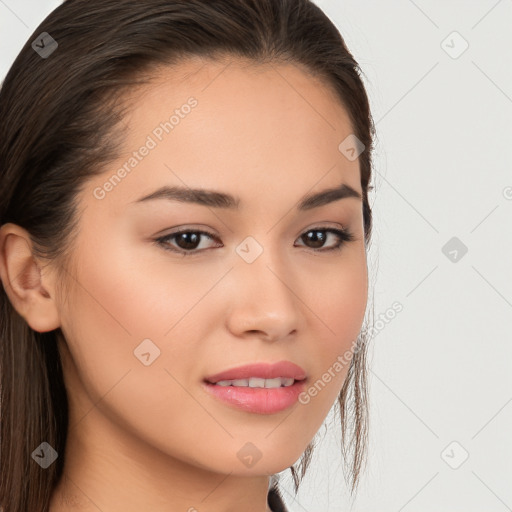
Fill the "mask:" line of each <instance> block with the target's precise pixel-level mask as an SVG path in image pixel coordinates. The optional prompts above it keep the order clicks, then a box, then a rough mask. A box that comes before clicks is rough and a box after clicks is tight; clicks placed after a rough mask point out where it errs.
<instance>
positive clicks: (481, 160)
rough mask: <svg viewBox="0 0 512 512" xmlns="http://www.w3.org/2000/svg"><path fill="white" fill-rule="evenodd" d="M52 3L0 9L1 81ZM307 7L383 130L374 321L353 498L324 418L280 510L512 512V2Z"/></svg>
mask: <svg viewBox="0 0 512 512" xmlns="http://www.w3.org/2000/svg"><path fill="white" fill-rule="evenodd" d="M59 3H60V2H58V1H48V0H38V1H34V0H31V1H28V0H0V38H1V49H2V50H1V54H0V76H1V77H2V79H3V77H4V76H5V74H6V72H7V70H8V68H9V66H10V64H11V62H12V61H13V60H14V58H15V57H16V55H17V53H18V51H19V50H20V49H21V46H22V45H23V44H24V42H25V41H26V40H27V39H28V38H29V37H30V36H31V35H32V32H33V31H34V30H35V29H36V27H37V26H38V25H39V23H41V21H42V20H43V19H44V17H46V15H47V14H48V13H49V12H50V11H51V10H53V9H54V8H55V7H57V5H59ZM316 3H317V4H318V5H319V6H320V7H321V8H322V9H323V10H324V11H325V12H326V13H327V15H328V16H329V17H330V18H331V19H332V20H333V22H334V23H335V24H336V26H337V27H338V28H339V30H340V32H341V34H342V35H343V37H344V39H345V41H346V43H347V45H348V47H349V49H350V50H351V52H352V53H353V54H354V56H355V58H356V60H358V62H359V63H360V65H361V67H362V69H363V72H364V75H365V76H364V80H365V83H366V86H367V90H368V93H369V95H370V99H371V104H372V110H373V116H374V119H375V122H376V125H377V131H378V140H377V149H376V153H375V180H374V183H373V185H374V186H375V191H374V192H373V193H372V205H373V211H374V222H375V225H374V235H373V241H372V247H371V250H370V258H369V266H370V270H371V272H370V273H371V275H372V276H374V278H372V282H371V286H372V288H373V292H371V295H370V300H371V296H372V294H373V296H374V311H375V317H374V319H375V320H378V319H379V318H380V319H381V322H380V323H379V324H378V326H379V328H378V329H377V330H376V335H375V336H374V339H373V341H372V345H371V349H370V355H371V357H370V364H371V371H370V396H371V402H370V408H371V416H370V427H371V430H370V450H369V464H368V469H367V472H366V473H365V475H364V476H363V479H362V485H361V488H360V491H359V494H358V497H357V499H356V500H355V502H354V503H353V504H351V501H350V500H349V498H348V492H347V488H346V486H345V483H344V480H343V477H342V475H341V469H340V468H341V466H340V459H341V455H340V454H339V447H340V440H339V432H338V431H339V424H338V423H337V422H335V420H333V416H332V415H329V417H328V418H327V420H326V425H327V426H328V429H327V434H326V433H325V432H326V429H324V428H321V429H320V431H319V434H318V439H319V445H318V447H317V449H316V452H315V456H314V459H313V462H312V466H311V468H310V470H309V472H308V475H307V476H306V478H305V480H304V482H303V485H302V487H301V489H300V492H299V494H298V496H297V498H296V499H294V497H293V495H292V493H291V490H292V486H291V477H290V474H289V471H285V472H283V473H281V483H282V485H284V496H285V499H286V501H287V505H288V506H289V508H290V510H291V511H292V512H306V511H307V512H326V511H328V512H341V511H347V510H354V511H357V512H363V511H364V512H402V511H404V512H413V511H415V512H427V511H428V512H433V511H435V512H443V511H450V512H456V511H461V512H476V511H478V512H483V511H485V512H502V511H505V510H512V486H511V481H512V442H511V440H510V437H511V435H510V432H511V431H512V430H511V426H512V403H511V402H512V376H511V372H510V367H511V364H510V363H511V360H512V357H511V356H512V343H511V334H510V333H511V331H512V165H511V163H512V149H511V148H512V128H511V122H512V65H511V60H512V59H511V49H512V1H511V0H500V1H496V0H485V1H483V0H482V1H462V0H460V1H431V0H429V1H426V0H424V1H420V0H417V1H412V0H388V1H386V2H377V1H373V2H371V1H369V0H364V1H363V0H350V1H342V0H317V2H316ZM466 46H467V48H466ZM446 244H448V245H446ZM466 250H467V252H465V251H466ZM397 302H398V303H400V304H401V305H402V307H403V310H402V311H401V312H399V313H398V314H396V315H394V318H392V319H390V316H392V315H391V311H390V310H391V309H392V307H391V306H392V304H393V303H397ZM507 433H508V434H507Z"/></svg>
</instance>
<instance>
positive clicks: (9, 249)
mask: <svg viewBox="0 0 512 512" xmlns="http://www.w3.org/2000/svg"><path fill="white" fill-rule="evenodd" d="M0 279H1V281H2V284H3V286H4V289H5V292H6V293H7V296H8V297H9V300H10V301H11V304H12V305H13V307H14V308H15V309H16V311H17V312H18V313H19V314H20V315H21V316H22V317H23V318H24V319H25V321H26V322H27V324H28V325H29V326H30V327H31V328H32V329H33V330H34V331H38V332H48V331H52V330H54V329H57V328H58V327H60V318H59V312H58V308H57V304H56V302H55V291H54V282H53V279H52V278H51V277H50V276H49V275H47V273H46V272H43V271H42V269H41V265H40V262H39V260H38V259H37V258H36V257H35V256H34V255H33V252H32V242H31V240H30V235H29V233H28V232H27V231H26V230H25V229H23V228H21V227H20V226H18V225H16V224H12V223H7V224H4V225H3V226H1V227H0Z"/></svg>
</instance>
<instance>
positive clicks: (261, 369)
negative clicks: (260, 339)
mask: <svg viewBox="0 0 512 512" xmlns="http://www.w3.org/2000/svg"><path fill="white" fill-rule="evenodd" d="M250 377H259V378H261V379H275V378H276V377H284V378H293V379H295V380H304V379H305V378H306V372H305V371H304V369H303V368H301V367H300V366H298V365H296V364H294V363H292V362H290V361H279V362H277V363H274V364H268V363H255V364H248V365H244V366H239V367H238V368H231V369H230V370H225V371H223V372H220V373H216V374H215V375H210V376H209V377H206V379H205V381H206V382H209V383H212V384H214V383H216V382H219V380H235V379H248V378H250Z"/></svg>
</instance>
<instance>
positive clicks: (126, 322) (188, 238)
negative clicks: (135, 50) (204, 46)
mask: <svg viewBox="0 0 512 512" xmlns="http://www.w3.org/2000/svg"><path fill="white" fill-rule="evenodd" d="M124 122H125V123H126V125H127V128H128V131H127V138H126V140H125V142H124V144H125V145H124V148H123V154H122V155H121V156H120V157H119V159H118V160H117V161H116V162H114V163H113V164H111V165H110V166H109V169H108V171H105V172H104V173H103V174H102V175H101V176H98V177H95V178H94V180H91V181H90V182H88V183H87V184H86V187H85V188H84V189H83V191H82V192H81V194H80V196H79V201H80V205H79V211H80V212H81V218H80V230H79V233H78V238H77V240H76V245H75V246H74V253H73V256H74V261H75V263H76V265H75V266H74V268H69V269H68V273H67V274H66V276H67V279H68V281H69V283H70V284H71V285H73V286H72V287H71V289H70V293H69V295H67V296H65V297H62V299H61V301H60V302H59V304H58V307H59V312H60V318H61V329H62V331H63V334H64V336H65V338H66V341H67V345H61V347H60V349H61V351H62V353H63V360H64V372H65V381H66V386H67V388H68V395H69V398H70V407H71V410H70V413H71V421H70V434H69V435H70V440H72V439H80V441H79V443H80V446H82V447H87V446H89V447H91V446H93V445H94V449H91V453H92V452H94V450H96V452H98V453H99V452H100V451H101V453H102V454H103V455H105V454H110V456H111V457H112V458H115V457H122V458H123V460H126V461H131V462H129V464H131V463H133V460H137V461H138V463H141V464H143V463H145V462H148V463H149V462H150V463H151V464H152V465H153V467H158V465H159V464H161V467H162V468H164V467H167V466H166V464H169V461H170V460H173V461H174V462H175V463H176V465H177V467H178V466H179V467H180V470H181V471H182V472H183V471H185V468H189V469H190V467H194V468H196V470H198V469H201V470H207V471H214V472H221V473H226V474H227V473H230V474H232V475H244V476H249V475H264V474H265V475H268V474H270V473H276V472H279V471H282V470H283V469H285V468H287V467H289V466H290V465H292V464H293V463H294V462H296V461H297V459H298V458H299V457H300V456H301V454H302V453H303V451H304V449H305V448H306V446H307V444H308V443H309V442H310V441H311V440H312V438H313V437H314V435H315V433H316V432H317V430H318V429H319V428H320V426H321V424H322V422H323V420H324V419H325V417H326V415H327V414H328V412H329V409H330V408H331V406H332V405H333V403H334V402H335V400H336V397H337V395H338V394H339V392H340V390H341V387H342V385H343V382H344V379H345V377H346V373H347V370H348V363H349V360H347V358H346V353H347V351H350V350H351V349H353V348H354V343H355V340H356V338H357V336H358V334H359V332H360V329H361V325H362V321H363V318H364V313H365V308H366V300H367V267H366V252H365V246H364V231H363V213H362V201H361V199H360V197H357V194H355V193H352V195H351V194H345V196H343V195H334V194H331V195H330V196H327V200H326V198H325V197H324V199H323V200H319V201H316V202H309V203H308V204H307V205H306V207H303V208H301V207H300V206H301V203H302V202H303V201H304V199H305V198H307V197H309V196H311V195H314V194H317V193H319V192H322V191H325V190H327V189H331V188H334V189H335V188H340V187H341V186H342V185H343V184H344V185H346V186H347V190H349V189H353V191H355V192H357V193H358V194H359V195H361V194H362V190H361V184H360V171H359V163H358V160H357V159H354V158H347V157H346V156H345V155H344V153H343V152H342V151H341V150H340V149H339V146H340V143H342V142H343V141H344V140H345V139H346V138H347V137H348V136H350V135H351V134H352V128H351V126H350V122H349V118H348V115H347V113H346V111H345V110H344V109H343V108H342V106H341V105H340V103H339V101H338V100H337V98H336V97H335V96H334V93H333V92H332V91H330V90H329V89H328V88H326V87H325V86H324V85H322V83H320V82H318V81H317V80H315V79H313V78H311V77H310V76H308V75H307V74H305V73H304V72H303V71H302V70H300V69H299V68H297V67H295V66H292V65H274V66H270V65H262V66H255V65H254V64H242V63H241V62H239V61H232V62H231V63H230V64H229V65H227V64H226V63H221V62H219V61H217V62H212V61H208V62H204V61H199V59H196V60H191V61H189V62H187V63H186V64H183V65H181V66H180V67H179V68H177V67H176V68H174V69H173V68H166V69H165V70H162V74H161V77H160V78H159V79H158V81H155V82H154V83H152V84H150V85H147V86H145V87H144V90H143V94H140V95H139V96H138V98H137V102H136V104H135V107H134V109H133V110H132V112H131V114H130V115H129V116H128V117H127V118H125V119H124ZM343 147H344V146H343ZM162 187H169V188H171V187H172V188H176V189H180V190H181V191H182V192H180V193H179V194H180V196H179V197H181V199H179V197H178V194H177V193H176V192H175V193H174V195H173V194H171V193H170V192H169V193H168V194H167V195H166V194H160V195H159V196H158V197H155V198H153V199H146V200H143V201H142V200H141V199H142V198H143V197H145V196H148V195H150V194H152V193H153V192H155V191H157V190H159V189H161V188H162ZM190 189H202V190H204V191H205V192H204V194H202V195H199V194H197V195H195V196H194V195H192V194H188V195H187V196H186V197H187V198H188V199H186V197H185V194H186V193H187V191H189V192H190ZM206 191H208V194H207V193H206ZM211 191H215V192H216V193H217V194H216V195H215V196H210V195H209V192H211ZM182 194H183V195H182ZM220 194H222V196H221V195H220ZM224 195H229V196H233V198H235V199H234V204H231V203H230V202H229V201H227V200H226V199H225V198H224ZM194 198H195V199H197V200H199V199H201V201H200V202H193V201H191V200H190V199H194ZM329 199H330V200H329ZM200 203H201V204H200ZM307 206H309V207H307ZM183 229H186V230H187V231H189V233H188V235H187V234H185V235H181V236H180V235H176V236H174V237H172V236H171V235H172V234H173V233H175V232H176V231H177V230H183ZM329 229H338V230H340V229H346V230H347V231H349V232H350V233H351V234H352V235H353V239H352V240H350V241H344V239H343V238H342V237H340V236H339V235H337V234H336V232H332V231H328V230H329ZM324 230H325V231H324ZM201 232H206V233H208V234H202V233H201ZM165 236H166V237H167V238H166V239H165V240H164V241H161V242H160V243H157V242H156V239H158V238H163V237H165ZM340 242H341V246H340V247H339V249H336V246H339V245H340ZM332 248H334V249H333V250H328V249H332ZM179 251H181V252H179ZM187 251H188V252H187ZM185 252H187V254H186V255H185ZM68 350H69V352H67V351H68ZM342 358H343V362H342V363H340V361H341V360H342ZM281 361H289V362H291V363H293V364H295V365H298V366H300V367H301V368H302V369H303V370H304V372H305V377H306V380H305V381H304V382H302V383H296V384H294V386H293V389H296V388H297V391H296V392H294V391H293V390H291V391H290V389H291V388H290V389H288V390H287V391H283V390H284V388H281V390H273V391H272V390H268V391H265V390H264V389H260V390H259V391H258V390H255V389H253V388H249V389H247V388H245V391H244V388H241V387H240V386H235V387H231V388H227V387H224V386H221V385H215V388H214V389H215V390H217V391H218V392H222V393H223V394H224V395H228V396H234V395H235V394H236V396H238V397H239V398H238V399H237V400H238V402H237V404H235V403H233V402H226V401H224V400H221V399H219V398H218V396H217V395H216V394H214V393H212V392H211V390H212V387H211V386H212V385H207V384H206V383H205V379H206V378H207V377H210V376H212V375H214V374H218V373H219V372H223V371H225V370H229V369H233V368H236V367H239V366H242V365H247V364H253V363H270V364H272V363H275V362H281ZM252 371H253V373H255V375H254V377H258V376H259V375H258V372H256V370H252ZM279 372H281V373H283V375H286V373H285V372H284V370H283V369H281V370H279V369H278V373H279ZM260 377H261V376H260ZM252 383H253V384H256V385H262V382H261V381H253V382H252ZM315 383H316V388H315ZM238 384H240V383H238ZM267 384H268V382H267ZM270 384H272V382H271V383H270ZM283 384H284V382H283ZM263 385H265V383H264V382H263ZM313 388H314V389H313ZM311 389H313V391H311ZM308 390H310V391H308ZM299 392H302V394H301V395H300V396H297V395H298V393H299ZM249 393H252V395H251V396H250V397H248V394H249ZM256 393H258V395H259V398H257V399H255V398H254V397H255V396H256ZM285 395H286V396H288V401H287V400H286V399H285V398H283V397H284V396H285ZM290 396H291V399H290V398H289V397H290ZM251 404H252V405H251ZM70 442H71V441H70ZM84 449H86V448H84ZM127 463H128V462H127Z"/></svg>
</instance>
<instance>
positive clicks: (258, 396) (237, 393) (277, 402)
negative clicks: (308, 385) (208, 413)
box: [203, 379, 306, 414]
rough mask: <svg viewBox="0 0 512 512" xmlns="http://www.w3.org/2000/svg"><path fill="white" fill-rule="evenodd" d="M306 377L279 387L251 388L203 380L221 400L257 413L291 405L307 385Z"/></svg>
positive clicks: (275, 410) (270, 411) (278, 410)
mask: <svg viewBox="0 0 512 512" xmlns="http://www.w3.org/2000/svg"><path fill="white" fill-rule="evenodd" d="M305 381H306V380H305V379H304V380H301V381H295V382H294V383H293V384H292V385H291V386H281V387H279V388H251V387H248V386H217V385H216V384H210V383H209V382H203V386H204V387H205V389H206V391H207V392H208V393H210V394H212V395H213V396H215V397H216V398H218V399H219V400H222V401H223V402H225V403H227V404H229V405H232V406H234V407H237V408H238V409H242V410H244V411H247V412H254V413H257V414H274V413H276V412H280V411H284V410H285V409H288V407H291V406H292V405H293V404H294V403H295V402H297V399H298V397H299V395H300V394H301V393H302V391H303V390H304V387H305Z"/></svg>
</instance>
